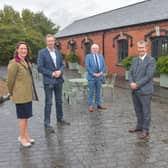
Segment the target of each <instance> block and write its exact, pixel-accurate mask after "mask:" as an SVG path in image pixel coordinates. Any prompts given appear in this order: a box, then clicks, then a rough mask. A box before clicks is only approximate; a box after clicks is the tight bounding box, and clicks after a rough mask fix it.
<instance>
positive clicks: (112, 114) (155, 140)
mask: <svg viewBox="0 0 168 168" xmlns="http://www.w3.org/2000/svg"><path fill="white" fill-rule="evenodd" d="M36 87H37V88H38V94H39V97H40V101H39V102H34V103H33V113H34V116H33V118H32V119H30V122H29V129H30V133H31V135H32V137H33V138H34V139H35V140H36V143H35V144H34V145H33V146H32V147H31V148H28V149H25V148H23V147H21V146H20V144H19V143H18V142H17V137H18V122H17V119H16V114H15V106H14V105H13V104H12V103H11V101H7V102H5V103H3V104H1V105H0V113H1V117H0V168H168V104H167V103H166V102H165V103H160V102H159V101H156V100H155V101H153V102H152V124H151V134H150V138H149V139H148V140H145V141H144V140H139V139H138V136H137V134H130V133H128V129H130V128H132V127H134V126H135V121H136V119H135V114H134V110H133V105H132V100H131V96H130V92H129V90H128V89H122V88H119V87H116V88H115V97H114V101H112V97H111V95H110V93H109V92H108V90H106V92H105V96H104V98H103V102H104V103H103V104H104V105H106V106H107V107H108V109H107V110H105V111H98V110H95V111H94V112H93V113H89V112H88V108H87V101H86V99H87V98H86V97H85V98H84V99H83V100H80V102H78V103H77V104H72V105H69V104H67V102H66V101H64V104H63V107H64V118H65V119H66V120H68V121H70V122H71V125H70V126H57V124H56V118H55V108H54V106H53V110H52V123H51V124H52V126H54V128H55V134H49V133H47V132H45V130H44V127H43V107H44V103H43V102H44V94H43V88H42V83H41V81H37V82H36Z"/></svg>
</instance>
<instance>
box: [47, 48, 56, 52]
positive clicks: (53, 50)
mask: <svg viewBox="0 0 168 168" xmlns="http://www.w3.org/2000/svg"><path fill="white" fill-rule="evenodd" d="M47 50H48V51H49V52H55V49H53V50H50V49H49V48H48V47H47Z"/></svg>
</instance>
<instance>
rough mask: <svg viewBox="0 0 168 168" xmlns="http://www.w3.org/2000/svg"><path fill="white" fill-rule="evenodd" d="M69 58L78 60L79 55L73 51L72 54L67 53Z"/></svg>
mask: <svg viewBox="0 0 168 168" xmlns="http://www.w3.org/2000/svg"><path fill="white" fill-rule="evenodd" d="M67 60H68V61H69V62H78V56H77V55H76V53H74V52H71V53H70V54H68V55H67Z"/></svg>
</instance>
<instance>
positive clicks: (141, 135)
mask: <svg viewBox="0 0 168 168" xmlns="http://www.w3.org/2000/svg"><path fill="white" fill-rule="evenodd" d="M148 137H149V132H148V131H142V133H141V134H140V136H139V139H146V138H148Z"/></svg>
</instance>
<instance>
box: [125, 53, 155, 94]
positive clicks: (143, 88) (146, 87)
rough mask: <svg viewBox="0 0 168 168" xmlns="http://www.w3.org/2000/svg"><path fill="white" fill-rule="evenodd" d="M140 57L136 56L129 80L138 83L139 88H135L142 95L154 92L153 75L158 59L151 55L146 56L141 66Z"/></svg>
mask: <svg viewBox="0 0 168 168" xmlns="http://www.w3.org/2000/svg"><path fill="white" fill-rule="evenodd" d="M139 64H140V63H139V58H138V57H137V58H135V59H134V60H133V62H132V65H131V68H130V71H129V76H128V80H129V83H132V82H135V83H136V84H137V85H138V89H137V90H133V91H135V92H137V93H138V94H141V95H149V94H152V93H153V80H152V79H153V76H154V74H155V69H156V61H155V59H154V58H153V57H151V56H148V55H147V56H146V57H145V58H144V60H143V63H142V65H141V66H140V67H139Z"/></svg>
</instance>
